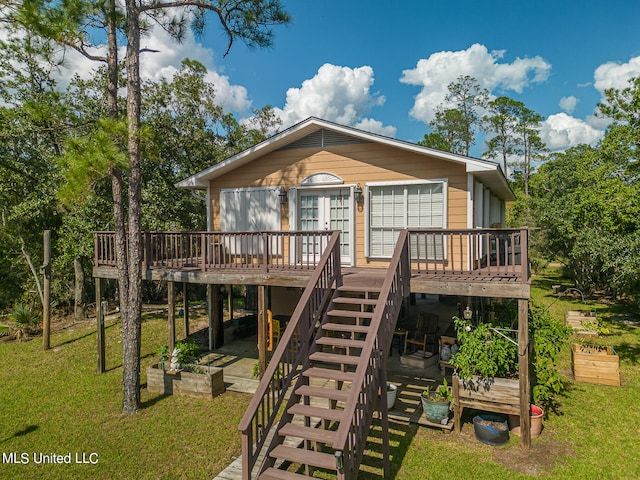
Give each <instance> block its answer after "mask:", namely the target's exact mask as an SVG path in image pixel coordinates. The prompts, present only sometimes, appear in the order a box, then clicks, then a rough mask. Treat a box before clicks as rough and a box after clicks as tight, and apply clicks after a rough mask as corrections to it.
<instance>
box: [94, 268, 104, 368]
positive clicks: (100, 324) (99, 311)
mask: <svg viewBox="0 0 640 480" xmlns="http://www.w3.org/2000/svg"><path fill="white" fill-rule="evenodd" d="M103 287H104V280H103V279H101V278H96V330H97V337H98V373H104V372H105V371H106V362H105V358H104V357H105V348H104V316H105V314H106V308H104V307H103V305H102V289H103Z"/></svg>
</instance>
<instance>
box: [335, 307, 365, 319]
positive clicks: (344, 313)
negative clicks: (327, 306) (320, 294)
mask: <svg viewBox="0 0 640 480" xmlns="http://www.w3.org/2000/svg"><path fill="white" fill-rule="evenodd" d="M327 315H329V316H332V317H346V318H373V315H374V314H373V312H359V311H357V310H338V309H335V310H329V311H328V312H327Z"/></svg>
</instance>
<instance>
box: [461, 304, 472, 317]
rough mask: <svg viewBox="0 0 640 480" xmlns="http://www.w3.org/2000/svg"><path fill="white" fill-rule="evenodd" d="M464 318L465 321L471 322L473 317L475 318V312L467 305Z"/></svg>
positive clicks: (463, 313) (463, 314)
mask: <svg viewBox="0 0 640 480" xmlns="http://www.w3.org/2000/svg"><path fill="white" fill-rule="evenodd" d="M462 316H463V317H464V319H465V320H471V317H473V312H472V311H471V309H470V308H469V305H467V308H465V309H464V312H462Z"/></svg>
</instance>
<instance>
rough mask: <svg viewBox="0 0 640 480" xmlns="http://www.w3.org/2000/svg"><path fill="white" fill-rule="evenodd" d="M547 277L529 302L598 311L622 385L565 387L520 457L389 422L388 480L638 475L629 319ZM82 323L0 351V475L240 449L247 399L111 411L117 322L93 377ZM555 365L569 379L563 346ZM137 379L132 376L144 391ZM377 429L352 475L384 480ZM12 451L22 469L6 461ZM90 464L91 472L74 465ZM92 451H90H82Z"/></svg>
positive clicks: (158, 339)
mask: <svg viewBox="0 0 640 480" xmlns="http://www.w3.org/2000/svg"><path fill="white" fill-rule="evenodd" d="M555 274H556V273H554V272H551V273H550V274H549V275H548V276H546V277H542V278H537V279H535V281H534V286H533V297H534V299H536V300H537V301H539V302H541V303H544V304H545V305H549V306H550V307H549V308H550V310H551V311H552V312H553V313H554V315H558V316H563V315H564V312H565V311H566V310H570V309H571V310H580V309H583V310H592V309H593V308H594V307H595V308H597V311H598V314H599V316H600V317H601V318H604V319H605V320H606V321H607V326H608V327H609V329H610V331H611V334H610V335H608V336H606V337H601V338H599V339H598V341H599V342H600V343H604V344H613V345H615V347H616V351H617V352H618V353H619V355H620V357H621V370H622V383H623V385H622V386H621V387H605V386H596V385H587V384H570V388H569V390H568V391H567V395H566V396H565V397H563V398H561V399H560V408H559V410H558V412H556V413H552V414H551V415H550V416H549V418H547V419H546V421H545V427H544V430H543V433H542V435H541V436H540V437H539V438H537V439H534V440H533V447H532V449H531V450H530V451H525V450H523V449H522V448H521V447H520V446H519V442H518V439H517V437H516V438H513V439H512V440H511V442H510V443H509V444H508V445H506V446H503V447H489V446H486V445H483V444H480V443H479V442H477V441H476V440H475V439H474V437H473V434H472V432H471V431H470V429H469V428H468V427H469V425H465V427H466V428H465V429H463V435H461V436H458V435H455V434H452V435H446V434H443V433H441V432H440V431H436V430H431V429H427V428H422V427H421V428H418V427H415V426H407V425H403V424H398V423H393V422H392V424H391V447H392V449H391V450H392V472H393V475H392V478H396V479H407V480H414V479H443V480H445V479H446V480H451V479H477V478H482V479H503V478H511V479H521V478H523V479H524V478H551V479H564V478H567V479H569V478H570V479H595V478H601V479H627V478H628V479H636V478H640V462H638V460H637V459H638V455H639V453H638V452H640V408H638V405H637V402H638V398H640V365H639V364H640V342H639V341H638V332H639V331H640V328H639V323H638V317H637V316H636V317H632V316H630V315H629V311H628V310H627V309H625V307H623V306H620V305H612V304H607V303H591V302H587V304H582V303H581V301H580V299H579V298H577V299H569V298H564V297H560V299H558V297H556V296H553V295H551V294H550V293H549V290H548V287H550V285H552V284H557V283H562V279H561V278H554V277H553V275H555ZM92 326H93V325H92V324H91V323H89V324H85V325H83V326H76V327H75V328H73V329H66V330H63V331H61V332H57V333H54V334H53V335H52V342H51V343H52V346H53V348H52V349H51V350H49V351H46V352H45V351H42V343H41V341H40V339H39V338H37V339H34V340H33V341H29V342H24V343H0V359H1V361H2V368H0V382H1V385H2V387H1V389H0V412H1V416H2V422H0V443H1V444H2V448H1V449H0V450H1V451H2V453H3V460H4V461H3V463H2V464H1V465H0V478H19V479H20V478H25V479H27V478H60V479H69V478H83V479H84V478H90V479H93V478H97V479H119V478H122V479H132V478H136V479H144V478H150V479H151V478H153V479H156V478H166V479H174V478H193V479H211V478H213V477H214V476H215V475H216V474H217V473H218V472H219V471H221V470H222V469H223V468H225V467H226V466H227V465H228V464H229V463H230V462H231V461H232V460H233V458H234V457H235V456H237V455H238V454H239V453H240V434H239V432H238V430H237V425H238V423H239V421H240V418H241V417H242V415H243V413H244V410H245V408H246V407H247V405H248V403H249V400H250V397H249V396H248V395H242V394H236V393H232V392H227V393H225V394H223V395H221V396H219V397H217V398H216V399H214V400H199V399H193V398H185V397H179V396H167V397H163V396H160V395H155V394H153V395H152V394H149V393H148V392H147V391H146V389H145V388H143V390H142V401H143V408H142V410H141V411H140V413H139V414H138V415H136V416H134V417H133V418H126V417H122V416H121V415H120V403H121V395H122V393H121V374H122V371H121V368H120V364H121V360H120V354H121V353H120V348H119V346H120V329H119V324H118V323H114V322H113V321H111V322H109V324H108V328H107V368H108V369H109V370H108V372H107V373H105V374H103V375H97V374H96V373H95V370H96V363H97V362H96V336H95V331H94V329H93V328H92ZM142 330H143V341H142V355H143V359H142V363H143V367H144V368H146V366H147V365H149V364H151V363H152V362H153V361H154V360H155V358H156V352H157V347H158V345H160V344H161V343H166V333H167V324H166V319H162V318H151V317H150V318H147V319H145V322H144V324H143V329H142ZM559 368H560V370H561V371H562V372H564V373H566V374H567V375H569V374H570V356H569V347H568V345H567V346H566V347H565V348H564V350H563V354H562V357H561V359H560V365H559ZM145 381H146V378H145V375H144V374H143V376H142V383H143V384H144V382H145ZM379 437H380V432H379V429H377V428H375V429H374V431H373V432H372V435H371V436H370V439H369V442H368V446H369V448H368V450H367V452H366V454H365V458H364V463H365V465H363V467H362V469H361V475H360V478H362V479H382V478H383V476H382V472H381V470H380V468H379V466H380V464H381V462H380V458H381V453H380V452H381V442H380V439H379ZM12 452H15V453H16V454H17V458H18V459H21V458H22V457H21V454H23V453H24V454H26V458H28V460H29V463H28V464H11V463H8V460H9V456H10V454H11V453H12ZM51 453H55V454H58V455H67V454H69V453H70V454H71V460H72V464H71V465H67V464H65V463H62V464H35V463H34V457H33V456H34V454H35V455H36V457H38V456H39V455H40V454H51ZM76 454H77V455H78V459H79V460H80V461H82V460H83V454H84V459H85V461H87V462H90V461H95V460H97V463H96V464H91V463H86V464H77V463H75V461H76ZM92 454H93V455H92Z"/></svg>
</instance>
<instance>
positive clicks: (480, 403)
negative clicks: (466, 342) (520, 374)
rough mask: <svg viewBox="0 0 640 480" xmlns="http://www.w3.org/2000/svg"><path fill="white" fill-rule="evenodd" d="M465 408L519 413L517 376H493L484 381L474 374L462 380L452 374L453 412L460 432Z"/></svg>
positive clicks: (512, 413)
mask: <svg viewBox="0 0 640 480" xmlns="http://www.w3.org/2000/svg"><path fill="white" fill-rule="evenodd" d="M465 408H475V409H478V410H487V411H489V412H496V413H504V414H511V415H520V382H519V380H518V379H517V378H515V379H511V378H493V379H491V380H490V381H488V382H486V381H485V380H483V379H480V378H479V377H475V376H474V377H473V378H471V379H470V380H468V381H466V382H463V381H462V379H460V377H458V376H457V375H454V376H453V414H454V424H455V428H456V432H457V433H460V428H461V423H460V419H461V417H462V411H463V410H464V409H465Z"/></svg>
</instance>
